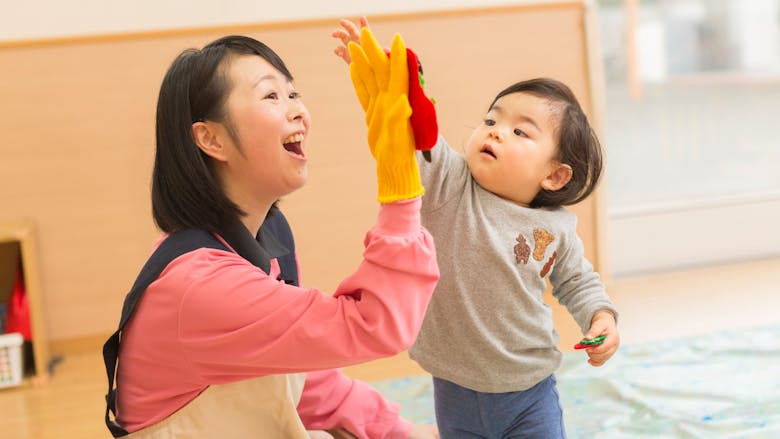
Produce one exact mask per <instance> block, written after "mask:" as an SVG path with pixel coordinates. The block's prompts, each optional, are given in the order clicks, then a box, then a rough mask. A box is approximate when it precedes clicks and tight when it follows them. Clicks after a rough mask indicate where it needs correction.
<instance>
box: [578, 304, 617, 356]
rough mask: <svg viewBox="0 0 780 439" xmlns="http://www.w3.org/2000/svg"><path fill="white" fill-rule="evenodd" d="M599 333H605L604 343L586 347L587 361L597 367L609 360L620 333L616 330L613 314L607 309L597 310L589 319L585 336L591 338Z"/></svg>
mask: <svg viewBox="0 0 780 439" xmlns="http://www.w3.org/2000/svg"><path fill="white" fill-rule="evenodd" d="M599 335H606V336H607V338H606V339H605V340H604V343H602V344H600V345H597V346H594V347H592V348H586V349H585V352H587V353H588V357H589V358H588V363H590V365H591V366H595V367H599V366H603V365H604V363H606V362H607V360H609V359H610V358H611V357H612V355H613V354H614V353H615V351H617V349H618V346H620V334H618V331H617V323H616V322H615V316H614V315H613V314H612V313H611V312H609V311H598V312H596V314H595V315H594V316H593V319H591V321H590V329H588V332H587V333H586V334H585V338H587V339H588V340H593V339H594V338H596V337H598V336H599Z"/></svg>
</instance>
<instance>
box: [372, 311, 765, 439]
mask: <svg viewBox="0 0 780 439" xmlns="http://www.w3.org/2000/svg"><path fill="white" fill-rule="evenodd" d="M557 378H558V389H559V392H560V395H561V404H562V405H563V409H564V419H565V423H566V432H567V434H568V436H569V438H570V439H592V438H599V439H602V438H606V439H612V438H615V439H623V438H626V439H629V438H642V439H662V438H663V439H666V438H670V439H671V438H697V439H698V438H701V439H715V438H724V439H725V438H728V439H736V438H741V439H743V438H751V439H753V438H754V439H778V438H780V326H771V327H763V328H752V329H743V330H733V331H727V332H718V333H714V334H710V335H704V336H696V337H689V338H682V339H677V340H670V341H668V342H665V343H653V344H646V345H629V346H622V347H621V348H620V350H619V351H618V353H617V354H616V355H615V357H613V358H612V359H611V360H610V361H609V362H608V363H607V365H605V366H604V367H601V368H596V367H592V366H590V365H589V364H587V361H586V356H585V354H584V353H583V352H571V353H567V354H566V355H564V360H563V364H562V365H561V368H560V369H559V371H558V373H557ZM372 384H373V385H374V386H375V387H376V388H377V389H379V391H380V392H382V393H383V394H384V395H385V396H386V397H387V398H388V399H390V400H393V401H397V402H399V403H401V404H402V414H403V415H404V417H406V418H407V419H409V420H410V421H413V422H416V423H433V422H435V418H434V412H433V391H432V385H431V380H430V377H429V376H426V375H422V376H415V377H408V378H401V379H395V380H387V381H377V382H373V383H372Z"/></svg>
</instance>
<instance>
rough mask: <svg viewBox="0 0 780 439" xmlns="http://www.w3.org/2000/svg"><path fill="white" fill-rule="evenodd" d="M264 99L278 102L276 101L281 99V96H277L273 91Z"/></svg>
mask: <svg viewBox="0 0 780 439" xmlns="http://www.w3.org/2000/svg"><path fill="white" fill-rule="evenodd" d="M263 99H274V100H276V99H279V95H277V94H276V92H275V91H272V92H271V93H268V94H267V95H265V98H263Z"/></svg>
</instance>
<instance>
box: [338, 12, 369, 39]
mask: <svg viewBox="0 0 780 439" xmlns="http://www.w3.org/2000/svg"><path fill="white" fill-rule="evenodd" d="M365 18H366V17H360V25H361V26H362V27H366V26H367V22H366V24H363V20H365ZM339 24H340V25H341V27H342V28H343V31H344V33H345V35H346V36H347V38H349V39H350V40H351V41H355V42H358V41H360V30H359V29H358V27H357V25H355V23H353V22H352V21H351V20H347V19H344V18H342V19H341V20H339ZM339 30H342V29H339ZM344 44H346V43H344Z"/></svg>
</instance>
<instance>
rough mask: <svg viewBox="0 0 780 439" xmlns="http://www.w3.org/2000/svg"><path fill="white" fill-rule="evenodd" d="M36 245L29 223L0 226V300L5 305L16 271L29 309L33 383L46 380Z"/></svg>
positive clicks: (46, 353) (46, 351)
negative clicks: (22, 282) (21, 275)
mask: <svg viewBox="0 0 780 439" xmlns="http://www.w3.org/2000/svg"><path fill="white" fill-rule="evenodd" d="M37 261H38V259H37V245H36V241H35V233H34V229H33V226H32V224H31V223H29V222H24V221H23V222H18V223H0V300H1V301H2V302H3V303H6V302H7V301H8V298H9V297H10V294H11V292H12V291H13V286H14V281H15V280H16V275H17V272H18V270H19V268H20V264H21V268H22V271H23V273H24V285H25V291H26V294H27V299H28V301H29V306H30V329H31V332H32V351H33V358H34V363H35V369H34V375H33V377H32V378H33V382H35V383H40V382H45V381H46V380H47V379H48V368H49V343H48V339H47V338H46V329H45V327H44V318H43V312H44V308H43V303H42V300H41V294H40V288H39V285H40V282H39V277H38V274H39V272H38V264H37Z"/></svg>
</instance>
